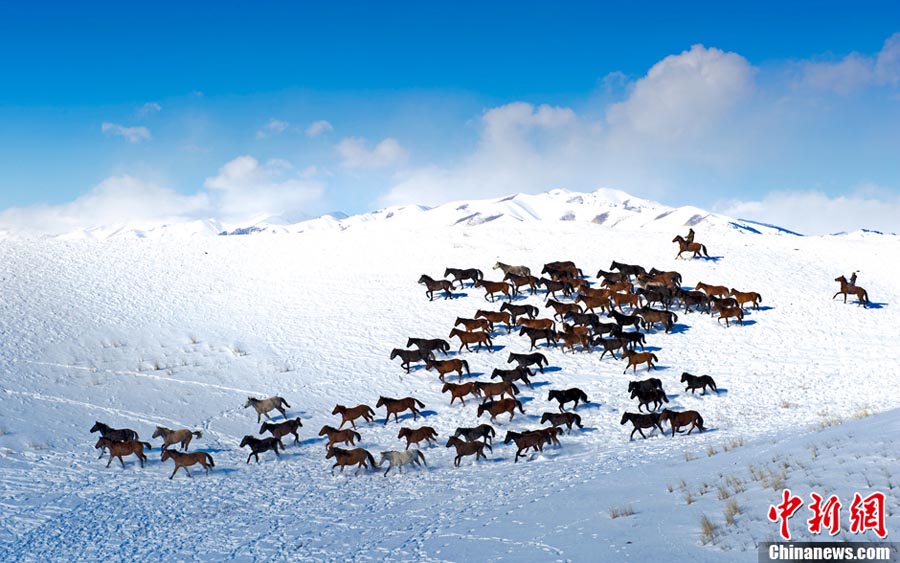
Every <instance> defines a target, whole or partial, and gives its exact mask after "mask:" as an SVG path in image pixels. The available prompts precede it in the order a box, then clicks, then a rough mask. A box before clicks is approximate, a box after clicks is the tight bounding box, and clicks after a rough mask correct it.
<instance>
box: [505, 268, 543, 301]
mask: <svg viewBox="0 0 900 563" xmlns="http://www.w3.org/2000/svg"><path fill="white" fill-rule="evenodd" d="M503 281H508V282H509V284H510V285H511V286H512V291H513V297H515V296H517V295H519V288H520V287H528V288H530V289H531V294H532V295H534V294H535V292H536V291H537V281H538V279H537V278H536V277H534V276H517V275H516V274H513V273H509V274H506V275H505V276H503Z"/></svg>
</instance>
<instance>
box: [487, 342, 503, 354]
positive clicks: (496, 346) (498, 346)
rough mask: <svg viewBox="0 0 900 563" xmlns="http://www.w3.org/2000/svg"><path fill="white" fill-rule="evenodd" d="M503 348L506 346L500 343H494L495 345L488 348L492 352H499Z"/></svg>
mask: <svg viewBox="0 0 900 563" xmlns="http://www.w3.org/2000/svg"><path fill="white" fill-rule="evenodd" d="M485 348H487V347H486V346H485ZM504 348H506V346H503V345H501V344H497V345H495V346H491V347H490V348H489V350H490V351H491V352H492V353H493V352H499V351H500V350H503V349H504Z"/></svg>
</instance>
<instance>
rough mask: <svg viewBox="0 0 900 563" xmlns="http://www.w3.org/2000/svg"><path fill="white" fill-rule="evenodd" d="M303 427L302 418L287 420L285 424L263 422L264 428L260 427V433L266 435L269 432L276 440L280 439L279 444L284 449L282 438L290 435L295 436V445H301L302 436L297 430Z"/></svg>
mask: <svg viewBox="0 0 900 563" xmlns="http://www.w3.org/2000/svg"><path fill="white" fill-rule="evenodd" d="M301 426H303V422H301V421H300V417H297V418H295V419H293V420H285V421H284V422H276V423H273V422H263V423H262V426H260V427H259V433H260V434H265V433H266V432H269V433H270V434H272V436H273V437H274V438H277V439H278V443H279V444H280V445H281V449H282V450H283V449H284V442H282V441H281V439H282V438H284V437H285V436H287V435H288V434H293V435H294V443H295V444H299V443H300V434H299V433H298V432H297V429H298V428H300V427H301Z"/></svg>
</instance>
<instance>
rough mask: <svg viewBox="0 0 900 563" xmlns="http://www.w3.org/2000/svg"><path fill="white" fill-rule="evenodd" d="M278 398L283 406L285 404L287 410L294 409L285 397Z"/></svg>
mask: <svg viewBox="0 0 900 563" xmlns="http://www.w3.org/2000/svg"><path fill="white" fill-rule="evenodd" d="M278 398H279V399H281V402H282V404H284V406H286V407H287V408H289V409H292V408H294V407H292V406H291V405H289V404H288V402H287V401H285V400H284V397H278Z"/></svg>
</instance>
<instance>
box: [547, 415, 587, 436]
mask: <svg viewBox="0 0 900 563" xmlns="http://www.w3.org/2000/svg"><path fill="white" fill-rule="evenodd" d="M545 422H549V423H550V424H551V425H552V426H553V428H556V427H558V426H562V425H566V427H568V429H569V432H571V431H572V425H573V424H574V425H575V426H577V427H578V428H584V426H583V425H582V424H581V416H580V415H577V414H575V413H574V412H545V413H544V414H543V415H541V424H544V423H545Z"/></svg>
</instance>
